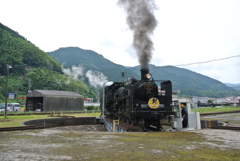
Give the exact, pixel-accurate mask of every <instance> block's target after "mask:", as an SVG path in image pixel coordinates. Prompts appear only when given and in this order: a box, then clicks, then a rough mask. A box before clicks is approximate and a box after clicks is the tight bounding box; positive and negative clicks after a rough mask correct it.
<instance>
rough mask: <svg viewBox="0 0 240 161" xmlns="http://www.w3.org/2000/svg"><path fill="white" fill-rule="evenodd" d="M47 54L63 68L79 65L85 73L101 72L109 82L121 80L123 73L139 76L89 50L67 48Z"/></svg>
mask: <svg viewBox="0 0 240 161" xmlns="http://www.w3.org/2000/svg"><path fill="white" fill-rule="evenodd" d="M48 53H49V55H51V56H53V57H54V58H55V59H56V60H57V61H59V62H60V63H61V64H64V66H67V67H71V66H73V65H75V66H78V65H81V66H83V67H84V71H85V72H86V71H88V70H95V71H99V72H102V73H104V75H105V76H107V77H108V80H110V81H121V80H122V79H123V78H122V77H121V73H122V72H124V73H125V76H135V77H138V76H139V75H138V74H135V73H134V72H132V71H131V70H129V69H128V68H125V67H124V66H122V65H118V64H115V63H113V62H111V61H109V60H107V59H105V58H104V57H103V56H102V55H100V54H98V53H96V52H94V51H91V50H83V49H80V48H78V47H67V48H60V49H58V50H56V51H53V52H48Z"/></svg>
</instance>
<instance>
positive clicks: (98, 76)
mask: <svg viewBox="0 0 240 161" xmlns="http://www.w3.org/2000/svg"><path fill="white" fill-rule="evenodd" d="M86 77H87V78H88V80H89V83H90V84H91V85H92V86H93V87H95V88H97V87H99V86H102V85H103V83H104V82H107V81H108V80H107V77H106V76H105V75H104V74H103V73H101V72H98V71H92V70H88V71H87V73H86Z"/></svg>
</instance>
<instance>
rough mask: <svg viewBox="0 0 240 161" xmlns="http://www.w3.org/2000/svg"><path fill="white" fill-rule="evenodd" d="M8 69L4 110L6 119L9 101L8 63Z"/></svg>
mask: <svg viewBox="0 0 240 161" xmlns="http://www.w3.org/2000/svg"><path fill="white" fill-rule="evenodd" d="M6 67H7V69H6V94H5V111H4V119H7V102H8V64H7V66H6Z"/></svg>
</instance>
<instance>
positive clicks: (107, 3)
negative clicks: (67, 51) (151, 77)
mask: <svg viewBox="0 0 240 161" xmlns="http://www.w3.org/2000/svg"><path fill="white" fill-rule="evenodd" d="M0 4H1V6H0V22H1V23H2V24H4V25H6V26H8V27H9V28H11V29H13V30H15V31H17V32H18V33H19V34H20V35H22V36H24V37H25V38H27V39H28V40H29V41H31V42H32V43H33V44H35V45H36V46H37V47H39V48H40V49H41V50H43V51H45V52H50V51H54V50H57V49H59V48H60V47H69V46H77V47H80V48H82V49H89V50H93V51H95V52H97V53H99V54H102V55H103V56H104V57H105V58H106V59H109V60H111V61H112V62H114V63H117V64H121V65H125V66H136V65H139V62H138V59H137V56H136V55H137V54H136V52H135V50H134V48H133V47H132V37H133V36H132V31H131V30H130V29H129V28H128V26H127V24H126V13H125V12H124V10H123V9H122V8H120V7H119V6H118V5H117V0H101V1H100V0H87V1H86V0H0ZM156 5H157V6H158V10H156V11H155V16H156V19H157V20H158V26H157V28H156V30H155V31H154V35H153V36H152V40H153V42H154V48H155V50H154V51H153V57H152V59H151V62H150V63H151V64H154V65H156V66H165V65H181V64H190V63H197V62H205V61H209V60H218V61H211V62H208V63H201V64H195V65H188V66H178V67H181V68H186V69H189V70H191V71H194V72H197V73H200V74H203V75H206V76H209V77H211V78H214V79H217V80H219V81H221V82H223V83H240V56H239V55H240V1H239V0H156ZM237 55H238V56H237ZM232 56H235V57H232ZM228 57H232V58H229V59H224V60H219V59H222V58H228Z"/></svg>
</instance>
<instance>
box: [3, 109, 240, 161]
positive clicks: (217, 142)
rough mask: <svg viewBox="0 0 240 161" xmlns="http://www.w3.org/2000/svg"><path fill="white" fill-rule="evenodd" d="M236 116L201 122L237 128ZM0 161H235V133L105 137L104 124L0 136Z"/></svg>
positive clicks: (239, 137) (238, 153)
mask: <svg viewBox="0 0 240 161" xmlns="http://www.w3.org/2000/svg"><path fill="white" fill-rule="evenodd" d="M239 116H240V114H228V115H216V116H207V118H206V119H216V120H223V121H228V122H229V124H230V125H231V126H239V125H240V117H239ZM0 160H4V161H40V160H41V161H42V160H64V161H65V160H90V161H92V160H93V161H94V160H97V161H103V160H104V161H110V160H111V161H112V160H124V161H125V160H137V161H139V160H142V161H145V160H149V161H150V160H151V161H152V160H163V161H165V160H167V161H169V160H176V161H178V160H201V161H202V160H216V161H219V160H224V161H225V160H231V161H232V160H236V161H240V131H233V130H220V129H202V130H192V131H187V130H184V131H176V132H149V133H144V132H141V133H140V132H137V133H113V132H106V129H105V127H104V126H103V125H82V126H65V127H56V128H50V129H42V130H26V131H12V132H0Z"/></svg>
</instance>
